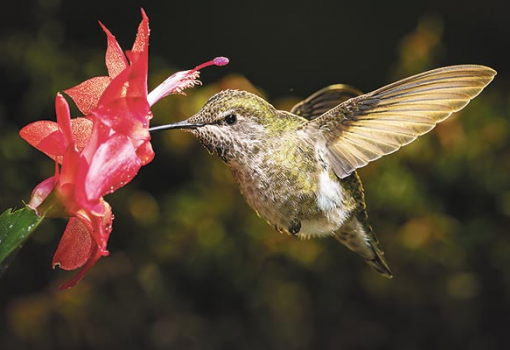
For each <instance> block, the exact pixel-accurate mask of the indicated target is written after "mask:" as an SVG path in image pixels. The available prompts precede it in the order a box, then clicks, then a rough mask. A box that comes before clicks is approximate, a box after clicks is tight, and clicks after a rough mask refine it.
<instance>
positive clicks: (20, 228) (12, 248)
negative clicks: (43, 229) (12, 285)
mask: <svg viewBox="0 0 510 350" xmlns="http://www.w3.org/2000/svg"><path fill="white" fill-rule="evenodd" d="M43 219H44V215H43V216H38V215H37V214H36V212H35V211H34V210H32V209H30V208H29V207H25V208H23V209H19V210H16V211H13V210H12V209H7V210H6V211H4V212H3V214H2V215H0V276H1V275H2V274H3V273H4V272H5V270H7V268H8V266H9V263H10V262H11V261H12V259H14V256H15V255H16V253H17V252H18V251H19V250H20V249H21V247H22V246H23V244H24V243H25V241H26V240H27V239H28V238H29V237H30V235H31V234H32V232H34V231H35V229H36V228H37V226H39V224H40V223H41V222H42V221H43Z"/></svg>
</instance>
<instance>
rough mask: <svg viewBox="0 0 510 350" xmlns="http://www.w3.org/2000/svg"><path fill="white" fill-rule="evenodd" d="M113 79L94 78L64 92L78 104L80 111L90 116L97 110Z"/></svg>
mask: <svg viewBox="0 0 510 350" xmlns="http://www.w3.org/2000/svg"><path fill="white" fill-rule="evenodd" d="M111 81H112V79H111V78H110V77H94V78H91V79H89V80H85V81H84V82H83V83H81V84H79V85H76V86H75V87H72V88H70V89H67V90H64V92H65V93H66V94H68V95H69V96H70V97H71V98H72V99H73V101H74V103H76V106H77V107H78V109H79V110H80V111H81V112H82V113H83V114H84V115H88V114H90V112H91V111H92V110H93V109H94V108H96V106H97V103H98V101H99V100H100V98H101V95H102V94H103V92H104V91H105V90H106V88H107V87H108V85H109V84H110V82H111Z"/></svg>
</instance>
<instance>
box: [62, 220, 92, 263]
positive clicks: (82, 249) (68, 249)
mask: <svg viewBox="0 0 510 350" xmlns="http://www.w3.org/2000/svg"><path fill="white" fill-rule="evenodd" d="M93 245H95V242H94V241H93V240H92V237H91V235H90V232H89V230H88V229H87V226H86V225H85V224H84V223H83V222H81V220H80V219H78V218H74V217H72V218H70V219H69V222H68V223H67V226H66V230H65V231H64V234H63V236H62V238H61V239H60V243H59V244H58V248H57V251H56V252H55V255H54V256H53V268H55V267H57V266H58V267H60V268H61V269H63V270H76V269H77V268H80V267H82V266H83V265H85V263H86V262H87V260H89V259H90V255H91V253H92V248H93Z"/></svg>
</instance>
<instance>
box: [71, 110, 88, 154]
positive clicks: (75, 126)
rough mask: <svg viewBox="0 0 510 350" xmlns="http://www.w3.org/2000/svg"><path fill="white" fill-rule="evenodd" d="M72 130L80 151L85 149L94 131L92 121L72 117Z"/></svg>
mask: <svg viewBox="0 0 510 350" xmlns="http://www.w3.org/2000/svg"><path fill="white" fill-rule="evenodd" d="M71 130H72V133H73V140H74V142H75V143H76V148H78V150H80V151H81V150H83V149H84V148H85V146H86V145H87V141H88V140H89V139H90V135H91V133H92V121H91V120H90V119H88V118H81V117H79V118H74V119H71Z"/></svg>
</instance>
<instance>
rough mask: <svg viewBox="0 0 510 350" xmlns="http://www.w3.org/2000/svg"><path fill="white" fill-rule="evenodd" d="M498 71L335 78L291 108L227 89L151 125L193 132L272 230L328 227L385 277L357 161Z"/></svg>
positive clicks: (408, 136) (425, 127)
mask: <svg viewBox="0 0 510 350" xmlns="http://www.w3.org/2000/svg"><path fill="white" fill-rule="evenodd" d="M495 75H496V71H494V70H493V69H491V68H489V67H485V66H480V65H457V66H449V67H443V68H438V69H434V70H431V71H427V72H424V73H421V74H417V75H414V76H411V77H409V78H406V79H403V80H400V81H397V82H395V83H392V84H390V85H387V86H384V87H382V88H380V89H377V90H375V91H373V92H370V93H367V94H362V93H361V92H360V91H359V90H357V89H356V88H354V87H351V86H349V85H343V84H337V85H332V86H328V87H326V88H324V89H321V90H319V91H317V92H316V93H314V94H312V95H311V96H310V97H308V98H307V99H305V100H303V101H302V102H300V103H298V104H297V105H295V106H294V107H293V108H292V109H291V110H290V111H282V110H278V109H276V108H275V107H273V106H272V105H271V104H270V103H268V102H267V101H265V100H264V99H262V98H261V97H259V96H257V95H254V94H252V93H249V92H246V91H239V90H224V91H221V92H219V93H217V94H215V95H214V96H212V97H211V98H210V99H209V100H208V101H207V102H206V103H205V105H204V106H203V107H202V109H201V110H200V111H199V112H198V113H196V114H195V115H193V116H192V117H190V118H188V119H187V120H184V121H181V122H177V123H172V124H167V125H162V126H157V127H153V128H151V129H150V130H151V131H157V130H167V129H182V130H185V131H188V132H191V133H192V134H193V135H194V136H196V137H197V138H198V140H199V141H200V142H201V143H202V145H203V146H205V148H206V149H207V150H208V151H209V153H211V154H216V155H218V156H219V157H220V158H221V159H222V160H223V162H225V163H226V165H227V166H228V167H229V168H230V170H231V172H232V175H233V177H234V179H235V181H236V182H237V184H238V186H239V188H240V191H241V193H242V195H243V196H244V197H245V199H246V201H247V203H248V204H249V205H250V207H251V208H253V209H254V210H255V212H256V213H257V215H258V216H260V217H261V218H263V219H265V220H266V221H267V222H268V223H269V224H270V225H272V226H274V227H275V228H276V230H277V231H278V232H280V233H287V234H290V235H294V236H297V237H300V238H315V237H329V236H331V237H333V238H335V239H336V240H337V241H339V242H340V243H342V244H344V245H345V246H346V247H347V248H349V249H350V250H351V251H353V252H355V253H357V254H359V255H360V256H361V257H362V258H363V259H365V261H366V262H367V263H368V265H370V266H371V267H372V268H373V269H374V270H376V271H377V272H379V273H380V274H381V275H383V276H385V277H388V278H391V277H392V276H393V275H392V272H391V270H390V268H389V266H388V263H387V262H386V259H385V257H384V252H383V250H382V248H381V247H380V246H379V240H378V239H377V236H376V234H375V233H374V231H373V230H372V227H371V226H370V224H369V222H368V215H367V208H366V204H365V196H364V190H363V185H362V183H361V180H360V177H359V176H358V173H357V172H356V170H357V169H359V168H361V167H364V166H365V165H367V164H368V163H369V162H371V161H374V160H376V159H379V158H381V157H382V156H384V155H386V154H390V153H393V152H395V151H397V150H398V149H400V148H401V147H402V146H405V145H407V144H409V143H410V142H412V141H414V140H415V139H416V138H417V137H418V136H420V135H423V134H425V133H427V132H428V131H430V130H431V129H433V128H434V127H435V125H436V124H438V123H440V122H442V121H444V120H445V119H446V118H448V117H449V116H450V115H451V114H452V113H454V112H457V111H459V110H461V109H462V108H464V107H465V106H466V105H467V104H468V103H469V101H470V100H471V99H473V98H474V97H476V96H477V95H478V94H479V93H480V92H481V91H482V90H483V89H484V88H485V87H486V86H487V85H488V84H489V83H490V82H491V81H492V79H493V78H494V76H495Z"/></svg>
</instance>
